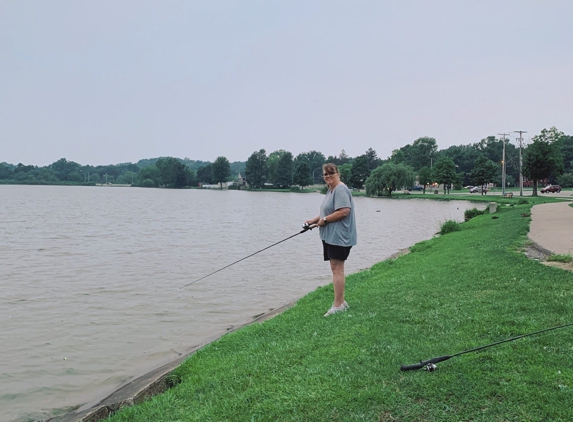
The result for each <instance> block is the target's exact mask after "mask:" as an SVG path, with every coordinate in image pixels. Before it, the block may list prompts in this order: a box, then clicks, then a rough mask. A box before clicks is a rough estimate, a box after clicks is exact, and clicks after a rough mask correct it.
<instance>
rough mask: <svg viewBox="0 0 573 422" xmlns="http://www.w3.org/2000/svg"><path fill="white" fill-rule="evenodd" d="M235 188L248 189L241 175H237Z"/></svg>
mask: <svg viewBox="0 0 573 422" xmlns="http://www.w3.org/2000/svg"><path fill="white" fill-rule="evenodd" d="M237 186H238V187H239V189H245V188H248V187H249V185H247V181H246V180H245V179H243V176H241V173H239V175H238V176H237Z"/></svg>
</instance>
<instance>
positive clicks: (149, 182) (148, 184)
mask: <svg viewBox="0 0 573 422" xmlns="http://www.w3.org/2000/svg"><path fill="white" fill-rule="evenodd" d="M141 186H143V187H144V188H154V187H155V182H154V181H153V180H151V179H145V180H144V181H143V182H142V183H141Z"/></svg>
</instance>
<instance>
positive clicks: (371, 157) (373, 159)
mask: <svg viewBox="0 0 573 422" xmlns="http://www.w3.org/2000/svg"><path fill="white" fill-rule="evenodd" d="M364 155H365V156H366V159H367V160H368V170H370V171H372V170H374V169H375V168H376V167H378V166H379V165H380V159H379V158H378V154H376V151H374V150H373V149H372V148H368V150H367V151H366V152H365V153H364Z"/></svg>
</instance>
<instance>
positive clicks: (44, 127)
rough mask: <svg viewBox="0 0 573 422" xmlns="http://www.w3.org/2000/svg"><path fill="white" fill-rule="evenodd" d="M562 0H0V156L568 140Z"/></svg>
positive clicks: (569, 9) (572, 94) (571, 100)
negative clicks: (554, 136)
mask: <svg viewBox="0 0 573 422" xmlns="http://www.w3.org/2000/svg"><path fill="white" fill-rule="evenodd" d="M571 16H573V2H572V1H570V0H561V1H560V0H543V1H542V0H539V1H533V0H495V1H492V0H432V1H428V0H396V1H394V0H346V1H338V0H303V1H299V0H273V1H271V0H240V1H239V0H217V1H213V0H201V1H192V0H186V1H177V0H156V1H149V0H97V1H95V0H93V1H82V2H78V1H75V0H69V1H64V0H50V1H44V0H0V162H8V163H12V164H17V163H20V162H21V163H23V164H26V165H29V164H32V165H38V166H45V165H48V164H50V163H52V162H54V161H57V160H58V159H60V158H62V157H63V158H66V159H68V160H70V161H75V162H78V163H80V164H82V165H87V164H90V165H106V164H118V163H124V162H137V161H138V160H140V159H144V158H155V157H160V156H173V157H178V158H190V159H192V160H202V161H211V162H213V161H215V159H216V158H217V157H219V156H224V157H226V158H227V159H228V160H229V161H231V162H233V161H246V160H247V159H248V158H249V156H250V155H251V154H252V153H253V152H255V151H258V150H260V149H265V150H266V152H267V154H269V153H271V152H273V151H276V150H280V149H284V150H286V151H290V152H291V153H292V154H293V155H294V156H296V155H297V154H299V153H302V152H308V151H312V150H315V151H319V152H322V153H323V154H324V155H325V156H327V157H328V156H329V155H339V154H340V152H341V151H342V150H344V151H345V152H346V154H348V155H349V156H351V157H355V156H358V155H361V154H363V153H364V152H365V151H366V150H368V149H369V148H373V149H374V150H375V151H376V152H377V154H378V156H379V157H380V158H382V159H385V158H387V157H389V156H390V155H391V154H392V151H393V150H395V149H398V148H400V147H402V146H405V145H407V144H412V143H413V142H414V141H415V140H416V139H418V138H420V137H423V136H430V137H433V138H435V139H436V142H437V144H438V148H439V149H445V148H448V147H449V146H452V145H469V144H471V143H474V142H479V141H480V140H481V139H483V138H486V137H487V136H490V135H494V136H497V135H498V134H499V133H510V136H509V138H510V139H511V140H512V141H513V142H515V137H516V136H518V135H517V134H515V133H513V131H516V130H523V131H527V133H526V134H525V135H524V137H525V139H529V138H531V137H532V136H535V135H536V134H539V133H540V131H541V130H542V129H543V128H550V127H551V126H555V127H557V128H558V129H559V130H561V131H563V132H565V133H566V134H569V135H570V134H573V80H572V75H573V47H572V46H573V44H572V40H573V25H571V21H570V18H571Z"/></svg>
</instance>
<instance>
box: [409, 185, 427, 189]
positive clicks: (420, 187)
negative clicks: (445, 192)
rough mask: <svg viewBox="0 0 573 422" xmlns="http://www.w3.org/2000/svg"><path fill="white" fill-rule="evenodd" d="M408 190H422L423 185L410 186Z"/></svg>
mask: <svg viewBox="0 0 573 422" xmlns="http://www.w3.org/2000/svg"><path fill="white" fill-rule="evenodd" d="M408 190H424V187H423V186H419V185H418V186H412V187H411V188H410V189H408Z"/></svg>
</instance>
